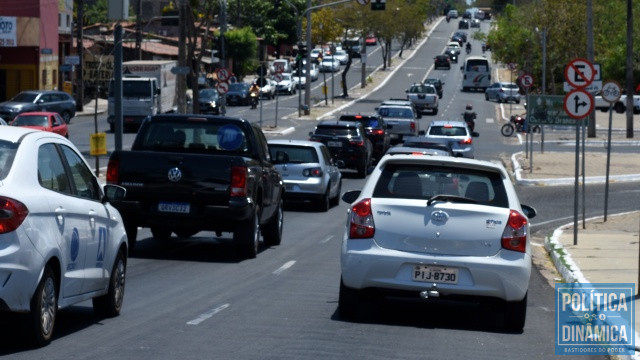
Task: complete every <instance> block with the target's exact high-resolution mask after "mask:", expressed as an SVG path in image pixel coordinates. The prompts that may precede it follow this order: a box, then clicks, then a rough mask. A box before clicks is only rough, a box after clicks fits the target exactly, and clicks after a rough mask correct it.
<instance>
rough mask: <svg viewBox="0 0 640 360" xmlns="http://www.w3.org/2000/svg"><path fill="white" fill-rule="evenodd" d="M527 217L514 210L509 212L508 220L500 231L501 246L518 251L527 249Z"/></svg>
mask: <svg viewBox="0 0 640 360" xmlns="http://www.w3.org/2000/svg"><path fill="white" fill-rule="evenodd" d="M527 228H528V226H527V218H526V217H525V216H524V215H522V214H520V213H519V212H517V211H515V210H511V211H510V212H509V220H507V226H505V228H504V231H503V232H502V240H501V243H502V248H504V249H507V250H513V251H518V252H525V251H526V250H527Z"/></svg>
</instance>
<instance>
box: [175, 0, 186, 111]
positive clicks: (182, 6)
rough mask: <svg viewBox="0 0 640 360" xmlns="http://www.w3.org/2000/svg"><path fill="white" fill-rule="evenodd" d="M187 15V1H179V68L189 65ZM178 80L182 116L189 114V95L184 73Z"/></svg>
mask: <svg viewBox="0 0 640 360" xmlns="http://www.w3.org/2000/svg"><path fill="white" fill-rule="evenodd" d="M186 14H187V3H186V1H185V0H179V3H178V16H179V18H180V19H179V20H178V26H179V33H180V35H179V37H178V66H179V67H180V68H184V67H185V66H186V65H187V64H186V51H185V50H186V49H185V46H186V42H185V40H186V39H185V38H186V35H187V34H186V33H187V32H186V27H187V22H186V18H187V16H186ZM176 80H177V87H176V91H177V92H178V94H177V96H178V113H180V114H184V113H186V112H187V104H186V101H185V95H186V93H187V82H186V75H185V74H183V73H181V72H180V73H178V74H177V75H176Z"/></svg>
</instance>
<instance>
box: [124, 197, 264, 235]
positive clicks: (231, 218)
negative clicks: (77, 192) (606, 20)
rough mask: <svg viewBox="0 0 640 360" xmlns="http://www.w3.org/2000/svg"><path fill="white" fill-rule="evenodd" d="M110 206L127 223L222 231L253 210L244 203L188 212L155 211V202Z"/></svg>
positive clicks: (193, 208)
mask: <svg viewBox="0 0 640 360" xmlns="http://www.w3.org/2000/svg"><path fill="white" fill-rule="evenodd" d="M113 205H114V206H115V207H116V209H118V211H119V212H120V214H121V215H122V217H123V218H124V221H125V223H128V224H133V223H135V224H137V225H138V226H141V227H152V226H163V227H169V228H171V229H191V230H197V231H225V232H226V231H234V229H235V227H236V226H238V225H240V224H242V223H244V222H248V221H249V220H250V219H251V217H252V215H253V212H254V208H255V205H254V203H253V202H248V201H246V200H243V201H233V202H232V203H231V204H229V205H227V206H216V205H202V204H189V205H190V206H189V212H188V213H180V212H165V211H159V210H158V203H157V202H149V203H142V202H140V201H121V202H118V203H116V204H113Z"/></svg>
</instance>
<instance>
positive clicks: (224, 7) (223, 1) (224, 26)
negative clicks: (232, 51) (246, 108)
mask: <svg viewBox="0 0 640 360" xmlns="http://www.w3.org/2000/svg"><path fill="white" fill-rule="evenodd" d="M220 5H221V8H220V18H221V19H222V22H221V23H220V63H222V67H223V68H224V69H226V68H227V54H226V51H225V44H224V33H225V32H226V31H227V0H221V2H220ZM226 114H227V94H226V93H223V94H222V105H221V106H220V115H226Z"/></svg>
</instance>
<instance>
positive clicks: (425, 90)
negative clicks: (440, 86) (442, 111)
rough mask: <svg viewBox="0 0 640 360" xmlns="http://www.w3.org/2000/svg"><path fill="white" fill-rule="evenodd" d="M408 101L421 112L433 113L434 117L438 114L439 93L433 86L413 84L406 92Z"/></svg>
mask: <svg viewBox="0 0 640 360" xmlns="http://www.w3.org/2000/svg"><path fill="white" fill-rule="evenodd" d="M405 92H406V93H407V99H408V100H410V101H411V102H412V103H413V106H414V107H415V108H416V109H418V111H419V112H424V111H431V112H432V114H433V115H436V114H437V113H438V98H439V97H438V92H437V91H436V88H435V86H433V85H431V84H421V83H415V84H412V85H411V86H410V87H409V88H408V89H407V90H406V91H405Z"/></svg>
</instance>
